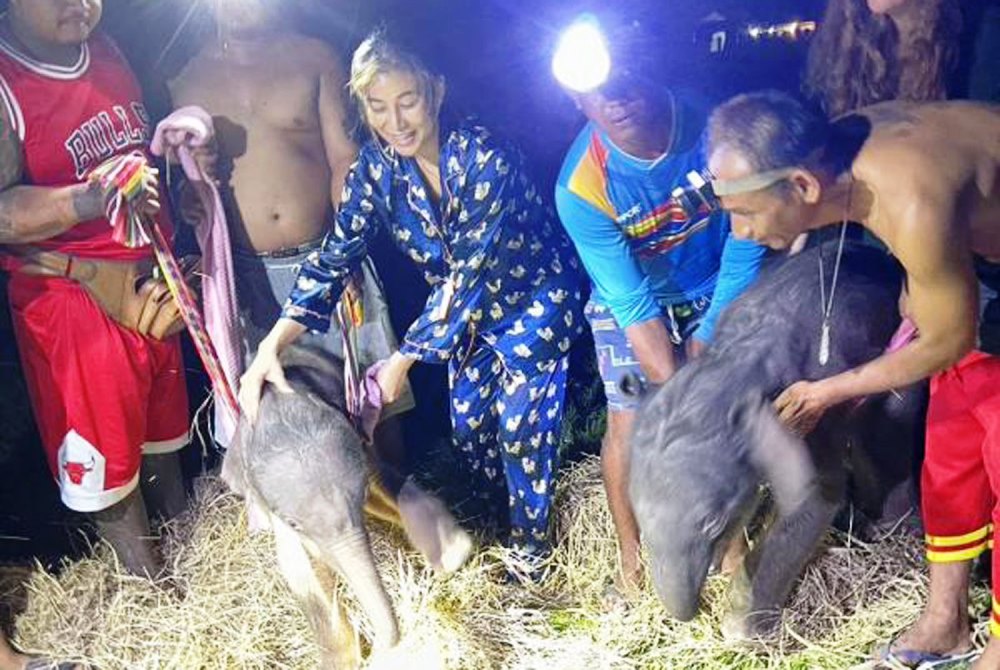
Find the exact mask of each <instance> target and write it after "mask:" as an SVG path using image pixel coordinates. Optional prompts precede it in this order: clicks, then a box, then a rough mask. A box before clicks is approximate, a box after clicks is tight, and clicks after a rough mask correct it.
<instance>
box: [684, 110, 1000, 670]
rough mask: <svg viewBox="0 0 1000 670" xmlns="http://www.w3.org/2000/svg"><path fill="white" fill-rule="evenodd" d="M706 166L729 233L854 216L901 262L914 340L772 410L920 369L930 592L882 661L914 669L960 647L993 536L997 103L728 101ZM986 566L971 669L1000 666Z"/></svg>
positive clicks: (808, 387)
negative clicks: (982, 633)
mask: <svg viewBox="0 0 1000 670" xmlns="http://www.w3.org/2000/svg"><path fill="white" fill-rule="evenodd" d="M709 169H710V172H711V175H709V183H710V185H711V193H709V194H708V197H709V199H710V200H714V201H715V202H716V204H717V205H718V206H720V207H722V208H723V209H725V210H727V211H729V212H730V214H731V215H732V222H733V223H732V225H733V232H734V234H735V235H737V236H739V237H744V238H749V239H753V240H756V241H758V242H761V243H764V244H767V245H768V246H770V247H772V248H776V249H784V248H787V247H788V246H789V245H790V244H791V243H792V241H793V240H794V239H795V238H796V236H798V235H799V234H800V233H803V232H805V231H808V230H812V229H816V228H820V227H823V226H826V225H829V224H833V223H838V222H840V221H844V220H850V221H857V222H859V223H861V224H862V225H863V226H865V227H866V228H867V229H868V230H869V231H871V233H872V234H873V235H875V236H876V237H878V238H879V239H880V240H882V241H883V242H884V243H885V244H886V245H887V246H888V248H889V250H890V251H891V252H892V253H893V254H894V255H895V256H896V258H898V259H899V261H900V263H901V264H902V266H903V268H904V269H905V271H906V278H907V287H908V292H909V294H908V297H907V299H906V301H905V311H906V313H907V314H908V315H909V316H910V317H911V318H912V319H913V320H914V321H915V323H916V325H917V327H918V329H919V332H920V335H919V337H918V339H916V340H914V341H913V342H911V343H910V344H908V345H907V346H905V347H903V348H902V349H900V350H898V351H896V352H894V353H890V354H886V355H883V356H881V357H879V358H877V359H875V360H873V361H871V362H869V363H867V364H865V365H862V366H860V367H858V368H856V369H854V370H850V371H848V372H845V373H843V374H839V375H835V376H833V377H829V378H827V379H822V380H815V381H813V380H808V381H800V382H798V383H795V384H793V385H792V386H790V387H789V388H788V389H786V390H785V391H784V393H782V394H781V395H780V396H779V397H778V399H777V400H776V401H775V409H776V410H777V412H778V413H779V414H780V416H781V418H782V420H783V421H784V422H785V423H786V425H788V426H789V427H791V428H792V429H794V430H796V431H797V432H800V433H806V432H808V431H809V430H811V429H812V427H813V426H814V425H815V424H816V422H817V421H818V420H819V418H820V417H821V416H822V414H823V413H824V412H825V410H827V409H828V408H830V407H832V406H833V405H836V404H838V403H841V402H844V401H846V400H849V399H852V398H859V397H862V396H866V395H871V394H875V393H881V392H885V391H888V390H890V389H894V388H899V387H902V386H906V385H907V384H912V383H914V382H916V381H919V380H921V379H924V378H926V377H928V376H932V375H933V380H932V383H931V402H930V407H929V410H928V415H927V455H926V460H925V463H924V472H923V475H922V492H921V495H922V498H923V499H922V511H923V516H924V524H925V529H926V532H927V538H926V539H927V557H928V560H929V561H930V595H929V599H928V602H927V605H926V607H925V609H924V612H923V614H922V615H921V617H920V619H918V621H917V622H916V623H915V624H914V625H913V626H912V627H911V628H910V629H909V630H908V631H906V632H905V633H904V634H903V635H902V636H901V637H899V638H898V639H897V640H896V641H894V642H893V644H892V645H891V648H887V649H886V650H885V653H884V654H883V657H884V658H885V659H889V658H891V659H893V660H895V661H896V662H898V663H902V664H903V665H905V666H907V667H916V666H917V665H919V664H920V663H922V662H926V661H929V660H937V659H942V658H945V657H947V658H951V657H961V656H964V655H966V654H967V653H968V652H969V650H970V647H971V641H970V638H969V622H968V618H967V612H968V607H967V604H968V577H969V567H970V565H971V561H972V559H973V558H975V556H977V555H978V554H980V553H982V552H983V551H984V550H985V549H986V546H987V543H988V539H989V536H990V523H991V521H992V523H993V527H994V530H993V533H994V537H995V534H996V533H998V532H1000V504H998V501H1000V460H998V457H1000V356H998V355H997V354H1000V346H998V344H997V342H996V340H995V339H992V340H991V337H995V332H996V331H995V325H994V322H993V321H992V319H993V318H995V315H996V312H997V310H998V309H1000V306H998V305H997V302H996V294H995V292H994V291H995V290H996V285H995V283H994V284H993V286H992V287H984V289H983V295H982V297H984V298H991V299H992V300H993V302H992V305H990V306H988V307H987V309H986V311H985V314H986V315H987V316H986V318H982V319H981V328H980V341H979V342H978V343H977V331H976V325H977V317H976V312H977V307H978V306H979V305H978V300H977V288H978V287H977V282H976V272H977V269H978V270H980V271H981V274H980V277H981V278H983V279H984V280H986V281H990V280H987V279H986V277H987V276H988V275H990V274H991V275H992V277H993V280H995V277H996V274H995V266H993V267H992V269H991V262H992V263H996V262H998V261H1000V107H995V106H989V105H983V104H976V103H970V102H946V103H927V104H914V103H900V102H889V103H884V104H881V105H876V106H873V107H868V108H864V109H862V110H860V111H858V112H856V113H854V114H853V115H851V116H848V117H842V118H841V119H839V120H837V121H836V122H834V123H833V124H832V125H831V124H830V123H828V122H827V121H825V120H824V119H822V118H821V117H819V116H818V115H815V114H813V113H812V112H810V111H807V110H806V109H805V108H803V107H802V106H801V105H800V104H799V103H797V102H796V101H795V100H793V99H792V98H790V97H788V96H785V95H784V94H780V93H775V92H763V93H756V94H751V95H743V96H738V97H736V98H733V99H732V100H730V101H729V102H727V103H725V104H724V105H722V106H721V107H719V108H718V109H716V111H715V112H714V114H713V116H712V118H711V120H710V122H709ZM703 192H704V191H703ZM829 274H830V273H829V271H828V277H827V278H824V279H825V280H826V281H831V278H830V277H829ZM832 293H833V291H832V289H831V290H830V291H828V294H832ZM833 309H837V305H836V303H834V304H833ZM804 336H808V335H804ZM814 336H815V337H820V336H821V334H820V333H815V334H814ZM832 336H833V337H836V333H833V334H832ZM992 568H993V574H994V580H993V584H994V587H993V588H994V591H993V592H994V597H993V615H992V619H991V621H990V631H991V637H990V642H989V644H988V646H987V648H986V651H985V652H984V654H983V655H982V657H981V658H980V659H979V661H978V667H980V668H1000V604H998V594H1000V552H996V553H994V559H993V566H992Z"/></svg>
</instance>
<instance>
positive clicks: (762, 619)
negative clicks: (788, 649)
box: [721, 610, 781, 642]
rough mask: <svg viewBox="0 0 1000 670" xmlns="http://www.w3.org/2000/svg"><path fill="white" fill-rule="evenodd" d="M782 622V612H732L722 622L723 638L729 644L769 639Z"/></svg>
mask: <svg viewBox="0 0 1000 670" xmlns="http://www.w3.org/2000/svg"><path fill="white" fill-rule="evenodd" d="M780 622H781V614H780V612H775V611H771V610H762V611H757V612H743V613H737V612H730V613H729V614H727V615H726V617H725V618H724V619H723V620H722V627H721V632H722V638H723V639H724V640H726V641H727V642H749V641H751V640H759V639H761V638H767V637H770V636H772V635H774V633H775V632H776V631H777V628H778V624H779V623H780Z"/></svg>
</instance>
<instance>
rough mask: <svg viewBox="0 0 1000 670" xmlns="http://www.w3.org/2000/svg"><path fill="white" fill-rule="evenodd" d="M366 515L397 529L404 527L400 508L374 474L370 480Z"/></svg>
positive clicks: (366, 499) (366, 500)
mask: <svg viewBox="0 0 1000 670" xmlns="http://www.w3.org/2000/svg"><path fill="white" fill-rule="evenodd" d="M365 514H367V515H368V516H370V517H373V518H375V519H378V520H380V521H384V522H386V523H388V524H391V525H393V526H396V527H397V528H401V527H402V526H403V520H402V519H401V518H400V516H399V507H398V506H397V504H396V501H395V500H394V499H393V496H392V494H390V493H389V491H388V489H386V487H385V485H383V484H382V479H381V478H380V477H379V476H378V475H374V474H373V475H371V476H370V477H369V478H368V496H367V497H366V498H365Z"/></svg>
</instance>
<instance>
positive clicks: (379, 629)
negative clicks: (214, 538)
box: [222, 345, 472, 669]
mask: <svg viewBox="0 0 1000 670" xmlns="http://www.w3.org/2000/svg"><path fill="white" fill-rule="evenodd" d="M282 365H283V367H284V370H285V376H286V378H287V380H288V382H289V384H290V385H291V386H292V388H293V389H294V390H295V393H281V392H279V391H277V390H276V389H275V388H274V387H273V386H271V385H268V386H266V387H265V389H264V392H263V395H262V397H261V403H260V409H259V413H258V419H257V421H256V423H255V424H253V425H250V424H248V423H247V422H246V421H245V419H241V420H240V424H239V426H238V429H237V432H236V437H235V438H234V440H233V444H232V445H231V446H230V448H229V450H228V452H227V453H226V457H225V460H224V462H223V466H222V477H223V479H224V480H225V481H226V483H227V484H228V485H229V486H230V488H232V489H233V491H235V492H236V493H238V494H239V495H242V496H243V497H245V498H246V500H247V503H248V507H249V513H250V515H251V520H252V522H253V520H254V518H256V519H259V520H265V523H266V525H268V526H269V527H270V528H271V529H272V530H273V532H274V535H275V545H276V550H277V559H278V566H279V568H280V570H281V572H282V575H283V576H284V578H285V580H286V581H287V583H288V585H289V587H290V588H291V590H292V592H293V593H294V595H295V596H296V597H297V599H298V600H299V602H300V605H301V606H302V608H303V610H304V611H305V613H306V615H307V617H308V618H309V622H310V625H311V627H312V629H313V631H314V633H315V635H316V640H317V642H318V643H319V647H320V651H321V655H322V664H321V667H323V668H328V669H332V668H337V669H340V668H356V667H358V666H359V664H360V653H359V650H358V645H357V635H356V632H355V631H354V630H353V629H352V628H351V626H350V625H349V624H348V621H347V618H346V615H345V612H344V609H343V606H342V605H341V604H340V603H339V602H337V601H336V596H335V592H334V589H333V586H334V580H333V575H334V574H338V575H340V576H341V577H342V578H343V579H344V580H345V581H346V582H347V585H348V586H349V587H350V588H351V590H352V591H353V592H354V594H355V596H356V597H357V599H358V601H359V602H360V604H361V607H362V609H363V610H364V612H365V614H366V615H367V616H368V618H369V620H370V622H371V627H372V630H373V632H374V640H373V644H372V648H373V654H375V653H377V652H379V651H382V650H386V649H389V648H391V647H393V646H394V645H395V644H396V643H397V642H398V640H399V629H398V625H397V621H396V616H395V613H394V611H393V607H392V603H391V601H390V600H389V597H388V595H387V593H386V590H385V587H384V585H383V583H382V580H381V577H380V575H379V572H378V569H377V568H376V565H375V560H374V557H373V555H372V551H371V546H370V544H369V540H368V535H367V533H366V531H365V526H364V523H363V519H362V512H363V508H364V505H365V495H366V489H367V488H368V483H369V469H368V465H367V461H366V454H365V450H364V445H363V442H362V439H361V437H360V435H359V434H358V432H357V431H356V430H355V427H354V425H353V423H352V422H351V421H350V420H349V419H348V417H347V413H346V412H345V409H344V408H345V407H346V402H345V397H344V376H343V362H342V361H341V360H339V359H337V358H334V357H333V356H331V355H330V354H328V353H326V352H323V351H322V350H320V349H318V348H315V347H312V346H309V345H292V346H290V347H288V348H287V349H286V351H285V352H283V353H282ZM398 504H399V513H400V516H401V518H402V523H403V527H404V529H405V530H406V531H407V535H408V536H409V537H410V539H411V542H413V543H414V545H415V546H417V548H418V549H420V550H421V551H422V552H423V553H424V555H425V556H426V557H427V558H428V559H429V561H430V562H431V563H432V565H433V566H434V567H435V568H436V569H438V570H439V571H442V572H450V571H452V570H455V569H457V568H458V567H459V566H460V565H461V564H462V563H463V562H464V560H465V558H466V557H467V556H468V554H469V552H470V551H471V548H472V542H471V540H470V539H469V536H468V535H467V534H466V533H465V532H464V531H462V530H461V529H460V528H459V527H458V525H457V524H456V523H455V520H454V518H453V517H452V516H451V514H450V513H449V512H448V511H447V509H445V507H444V505H443V504H442V503H441V502H440V501H439V500H437V499H436V498H434V497H433V496H431V495H429V494H427V493H425V492H423V491H421V490H420V489H419V488H417V487H416V486H415V485H414V484H413V483H412V480H407V483H406V484H405V485H404V486H403V490H402V491H400V493H399V496H398Z"/></svg>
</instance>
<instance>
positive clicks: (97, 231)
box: [0, 34, 171, 260]
mask: <svg viewBox="0 0 1000 670" xmlns="http://www.w3.org/2000/svg"><path fill="white" fill-rule="evenodd" d="M0 102H2V104H3V106H4V109H3V110H2V111H4V112H5V113H6V114H7V116H8V118H9V119H10V121H11V124H12V128H13V130H14V131H15V132H17V134H18V136H19V137H20V138H21V145H22V147H23V154H24V178H23V183H24V184H26V185H33V186H69V185H72V184H78V183H82V182H84V181H86V180H87V175H88V174H89V173H90V171H91V170H93V169H94V168H95V167H97V166H98V165H100V164H101V163H102V162H104V161H105V160H107V159H108V158H110V157H112V156H116V155H121V154H127V153H130V152H132V151H136V150H139V151H143V152H147V155H148V150H147V147H148V144H149V117H148V115H147V113H146V108H145V107H144V106H143V104H142V91H141V89H140V88H139V84H138V82H137V81H136V79H135V75H134V74H133V73H132V70H131V68H130V67H129V66H128V63H126V62H125V59H124V57H123V56H122V54H121V52H119V50H118V48H117V47H116V46H115V44H114V43H113V42H112V41H111V39H110V38H108V37H107V36H105V35H102V34H95V35H94V36H93V37H92V38H91V39H90V40H89V41H88V42H87V43H86V44H84V45H83V47H82V49H81V51H80V58H79V60H78V61H77V62H76V63H75V64H74V65H71V66H68V67H65V66H58V65H51V64H49V63H42V62H40V61H38V60H36V59H34V58H32V57H31V56H29V55H27V54H25V53H24V52H23V51H21V50H19V49H17V47H15V46H14V45H12V44H11V43H10V42H8V41H5V40H3V39H0ZM161 202H163V203H164V204H165V200H164V199H163V198H162V197H161ZM160 225H161V226H162V227H163V228H162V229H163V231H164V234H165V236H166V237H167V239H170V237H171V230H170V228H169V222H168V217H167V216H166V215H165V214H163V215H161V216H160ZM111 233H112V231H111V225H110V224H109V223H108V220H107V219H106V218H100V219H94V220H92V221H86V222H82V223H79V224H77V225H76V226H74V227H73V228H71V229H69V230H68V231H66V232H65V233H63V234H61V235H58V236H57V237H53V238H50V239H48V240H45V241H43V242H38V243H36V244H35V245H34V246H38V247H42V248H45V249H52V250H56V251H61V252H63V253H70V254H75V255H79V256H85V257H91V258H113V259H119V260H135V259H139V258H145V257H147V256H149V255H150V248H149V247H143V248H138V249H130V248H127V247H125V246H123V245H121V244H118V243H117V242H115V241H114V240H112V238H111Z"/></svg>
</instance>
